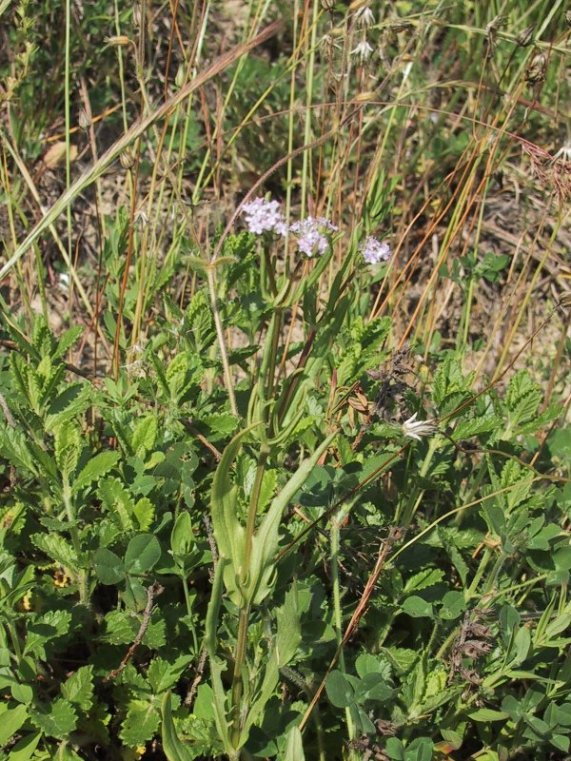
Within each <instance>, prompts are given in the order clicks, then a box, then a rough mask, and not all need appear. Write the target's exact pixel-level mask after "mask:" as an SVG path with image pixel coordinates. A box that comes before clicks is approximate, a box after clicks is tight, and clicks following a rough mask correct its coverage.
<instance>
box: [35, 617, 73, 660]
mask: <svg viewBox="0 0 571 761" xmlns="http://www.w3.org/2000/svg"><path fill="white" fill-rule="evenodd" d="M70 624H71V613H70V612H69V611H67V610H48V611H46V613H43V614H42V615H41V616H38V618H37V619H36V620H35V621H34V622H33V623H32V624H29V625H28V635H27V637H26V646H25V648H24V653H25V654H31V653H36V654H37V655H39V656H41V657H42V658H45V650H44V646H45V645H46V643H47V642H50V641H51V640H54V639H58V638H59V637H62V636H64V635H66V634H67V633H68V631H69V627H70Z"/></svg>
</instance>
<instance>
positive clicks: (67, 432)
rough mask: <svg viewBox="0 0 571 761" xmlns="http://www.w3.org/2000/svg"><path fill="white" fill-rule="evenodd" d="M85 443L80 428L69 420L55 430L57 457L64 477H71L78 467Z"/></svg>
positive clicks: (57, 462) (57, 463)
mask: <svg viewBox="0 0 571 761" xmlns="http://www.w3.org/2000/svg"><path fill="white" fill-rule="evenodd" d="M82 449H83V444H82V441H81V433H80V431H79V428H78V427H77V426H76V425H75V424H74V423H72V422H71V421H69V420H66V421H64V422H63V423H62V424H61V425H58V427H57V428H56V431H55V459H56V465H57V466H58V468H59V469H60V471H61V473H62V474H63V476H64V478H70V476H71V474H72V473H73V472H74V471H75V469H76V468H77V463H78V462H79V457H80V455H81V450H82Z"/></svg>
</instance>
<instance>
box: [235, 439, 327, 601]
mask: <svg viewBox="0 0 571 761" xmlns="http://www.w3.org/2000/svg"><path fill="white" fill-rule="evenodd" d="M336 436H337V431H335V433H332V434H330V435H329V436H328V437H327V438H326V439H325V441H323V442H322V444H321V445H320V446H319V447H318V448H317V449H316V450H315V452H314V453H313V454H312V455H311V457H308V458H307V459H306V460H304V461H303V462H302V463H301V465H300V466H299V468H298V469H297V470H296V472H295V473H294V474H293V475H292V476H291V478H290V479H289V481H288V482H287V483H286V484H285V486H284V487H283V489H282V490H281V492H280V493H279V494H278V495H277V496H276V497H274V499H273V501H272V503H271V505H270V508H269V510H268V512H267V513H266V515H265V516H264V519H263V521H262V524H261V526H260V529H259V531H258V532H257V533H256V536H255V537H254V541H253V545H252V564H251V568H250V583H249V585H248V599H253V600H254V602H255V603H260V602H261V601H262V600H263V599H264V598H265V597H266V596H267V594H268V592H269V591H270V586H269V580H270V578H271V575H272V573H273V572H274V559H275V555H276V552H277V548H278V529H279V524H280V521H281V518H282V515H283V513H284V511H285V509H286V507H287V506H288V505H289V503H290V502H291V500H292V498H293V495H294V494H295V493H296V492H297V491H299V489H301V487H302V486H303V484H304V482H305V479H306V478H307V477H308V476H309V474H310V473H311V471H312V470H313V468H314V467H315V466H316V465H317V463H318V461H319V458H320V457H321V455H322V454H323V453H324V452H325V451H326V449H327V447H328V446H329V445H330V444H331V442H332V441H333V439H334V438H335V437H336Z"/></svg>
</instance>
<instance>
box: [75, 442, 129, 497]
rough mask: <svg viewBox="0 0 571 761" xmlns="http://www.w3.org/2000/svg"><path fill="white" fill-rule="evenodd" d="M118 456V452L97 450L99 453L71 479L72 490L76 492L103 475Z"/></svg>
mask: <svg viewBox="0 0 571 761" xmlns="http://www.w3.org/2000/svg"><path fill="white" fill-rule="evenodd" d="M119 457H120V455H119V452H99V454H96V455H95V457H92V458H91V460H89V462H88V463H87V465H86V466H85V467H84V468H83V469H82V470H81V472H80V473H79V475H78V476H77V477H76V478H75V479H74V480H73V484H72V488H73V491H74V492H78V491H80V490H81V489H85V487H86V486H90V485H91V484H92V483H93V481H97V479H99V478H101V476H104V475H105V474H106V473H107V472H108V471H110V470H111V468H113V467H114V466H115V465H116V464H117V461H118V460H119Z"/></svg>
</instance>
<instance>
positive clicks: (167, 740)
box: [161, 692, 195, 761]
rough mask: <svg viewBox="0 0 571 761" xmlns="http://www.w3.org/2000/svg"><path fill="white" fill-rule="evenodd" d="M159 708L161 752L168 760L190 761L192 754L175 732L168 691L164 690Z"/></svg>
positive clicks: (192, 757)
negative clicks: (160, 716)
mask: <svg viewBox="0 0 571 761" xmlns="http://www.w3.org/2000/svg"><path fill="white" fill-rule="evenodd" d="M161 710H162V716H163V727H162V739H163V752H164V754H165V756H166V757H167V759H168V761H192V759H194V757H195V756H194V754H193V753H190V752H189V751H188V749H187V748H186V747H185V745H184V744H183V743H182V742H181V740H180V739H179V737H178V735H177V733H176V729H175V726H174V722H173V718H172V709H171V694H170V692H165V695H164V697H163V702H162V707H161Z"/></svg>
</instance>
